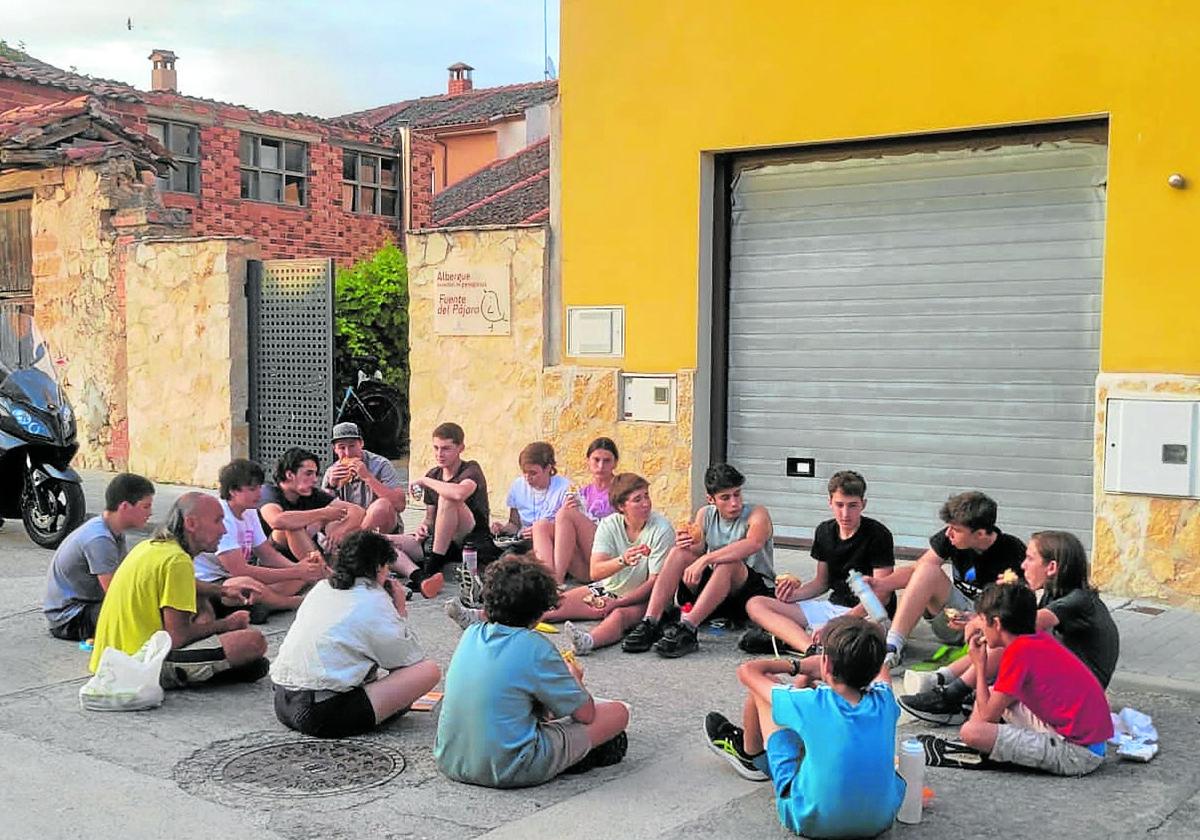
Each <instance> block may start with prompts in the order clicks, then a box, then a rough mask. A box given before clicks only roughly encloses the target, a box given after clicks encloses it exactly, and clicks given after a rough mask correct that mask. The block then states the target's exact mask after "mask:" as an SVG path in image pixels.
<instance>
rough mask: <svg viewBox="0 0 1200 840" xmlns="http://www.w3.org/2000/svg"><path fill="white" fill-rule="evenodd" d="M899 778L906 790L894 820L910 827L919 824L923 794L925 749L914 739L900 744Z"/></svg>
mask: <svg viewBox="0 0 1200 840" xmlns="http://www.w3.org/2000/svg"><path fill="white" fill-rule="evenodd" d="M900 778H902V779H904V783H905V785H907V788H906V789H905V791H904V801H903V802H901V803H900V811H899V813H897V814H896V819H897V820H899V821H900V822H902V823H909V824H910V825H911V824H915V823H919V822H920V821H921V808H922V806H923V804H924V803H923V801H922V796H923V795H924V792H925V749H924V747H922V746H921V742H920V741H918V740H917V739H916V738H908V739H907V740H905V741H903V742H902V743H901V744H900Z"/></svg>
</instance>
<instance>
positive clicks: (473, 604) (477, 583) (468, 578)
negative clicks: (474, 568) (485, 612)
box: [458, 565, 483, 609]
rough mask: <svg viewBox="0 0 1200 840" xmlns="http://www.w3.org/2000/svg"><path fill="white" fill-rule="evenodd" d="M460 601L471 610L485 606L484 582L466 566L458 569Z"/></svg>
mask: <svg viewBox="0 0 1200 840" xmlns="http://www.w3.org/2000/svg"><path fill="white" fill-rule="evenodd" d="M458 600H459V602H461V603H462V605H463V606H464V607H468V608H470V609H479V608H480V607H482V606H483V581H482V580H480V579H479V575H476V574H472V572H471V570H470V569H468V568H467V567H466V566H465V565H460V566H459V567H458Z"/></svg>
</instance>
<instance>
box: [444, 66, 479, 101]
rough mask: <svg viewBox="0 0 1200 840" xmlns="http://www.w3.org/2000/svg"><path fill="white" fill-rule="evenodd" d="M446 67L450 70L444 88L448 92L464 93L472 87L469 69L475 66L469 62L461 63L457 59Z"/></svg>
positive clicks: (453, 94)
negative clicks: (448, 80)
mask: <svg viewBox="0 0 1200 840" xmlns="http://www.w3.org/2000/svg"><path fill="white" fill-rule="evenodd" d="M446 69H447V70H449V71H450V83H449V85H448V86H447V88H446V92H447V93H448V94H450V95H451V96H457V95H458V94H460V93H466V92H467V91H469V90H470V89H471V88H472V84H471V71H472V70H474V69H475V68H474V67H472V66H471V65H470V64H463V63H462V62H461V61H459V62H456V63H454V64H451V65H450V66H449V67H447V68H446Z"/></svg>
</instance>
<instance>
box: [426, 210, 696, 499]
mask: <svg viewBox="0 0 1200 840" xmlns="http://www.w3.org/2000/svg"><path fill="white" fill-rule="evenodd" d="M451 259H452V260H453V261H454V262H455V265H456V270H458V268H457V267H458V266H461V265H462V261H463V260H466V261H467V262H468V263H469V264H471V265H492V266H495V265H503V266H508V267H509V268H510V272H511V277H512V287H511V294H512V333H511V335H508V336H438V335H434V333H433V320H434V318H433V307H434V280H435V278H436V275H437V271H438V268H439V267H440V266H443V265H445V264H446V263H447V261H448V260H451ZM408 267H409V281H408V282H409V335H410V348H411V349H410V351H409V354H410V355H409V363H410V365H411V370H412V375H411V384H410V390H409V403H410V408H411V411H412V427H411V428H412V431H411V444H410V450H409V451H410V452H411V453H412V454H411V457H410V472H411V474H412V475H414V476H415V475H421V474H424V473H425V471H427V470H428V469H429V468H430V467H431V466H432V465H433V462H432V458H431V457H430V454H429V453H430V448H429V447H430V438H429V434H430V432H431V431H432V430H433V428H434V426H436V425H437V424H438V423H441V422H443V421H447V420H449V421H453V422H456V423H458V424H459V425H461V426H462V427H463V429H464V430H465V432H466V442H467V450H466V452H465V453H464V457H465V458H470V459H474V460H477V461H479V463H480V465H481V466H482V467H483V471H484V474H485V475H486V476H487V478H488V490H489V497H490V502H491V507H492V515H493V518H496V519H505V518H507V514H508V509H507V507H506V506H505V505H504V498H505V495H506V493H507V490H508V486H509V484H511V483H512V481H513V479H514V478H516V477H517V476H518V475H519V474H520V469H519V467H518V465H517V454H518V453H519V452H520V451H521V448H522V447H524V446H525V445H526V444H527V443H530V442H532V441H535V440H545V441H548V442H549V443H550V444H552V445H553V446H554V449H555V454H556V457H557V460H558V468H559V472H560V473H562V474H564V475H567V476H568V477H570V478H572V479H573V480H576V481H586V480H587V475H588V473H587V470H586V457H585V454H584V453H585V451H586V449H587V445H588V443H590V442H591V440H592V439H593V438H595V437H598V436H600V435H605V436H608V437H611V438H613V440H615V441H616V442H617V446H618V448H619V449H620V450H621V462H620V464H619V468H620V469H622V470H629V471H633V472H638V473H641V474H642V475H644V476H645V477H646V478H647V479H648V480H649V481H650V483H651V493H652V494H653V499H654V504H655V507H656V508H657V509H658V510H660V511H662V512H663V513H664V514H665V515H667V516H669V517H672V518H673V519H675V518H679V517H681V516H683V515H685V514H686V513H687V512H688V511H689V506H690V494H691V485H690V470H691V461H692V404H693V380H694V371H692V370H681V371H678V372H677V375H678V377H679V381H678V401H679V402H678V410H677V413H676V416H677V418H678V419H677V422H675V423H631V422H625V421H622V420H619V419H618V418H619V417H620V414H619V405H618V391H619V387H618V386H619V382H618V372H619V371H618V369H616V368H584V367H568V366H555V367H546V366H544V363H543V359H544V358H545V351H546V341H547V338H546V323H547V320H548V319H547V313H546V305H545V299H546V295H545V291H546V283H547V232H546V229H545V228H544V227H541V226H537V227H511V228H496V229H477V230H476V229H471V230H467V229H461V230H453V229H452V230H431V231H428V232H424V231H423V232H410V233H409V234H408Z"/></svg>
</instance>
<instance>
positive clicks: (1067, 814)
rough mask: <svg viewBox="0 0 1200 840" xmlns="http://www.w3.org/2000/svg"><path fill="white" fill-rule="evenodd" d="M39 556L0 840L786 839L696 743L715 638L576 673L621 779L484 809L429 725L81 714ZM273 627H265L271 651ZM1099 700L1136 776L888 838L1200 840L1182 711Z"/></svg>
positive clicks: (13, 546) (946, 789)
mask: <svg viewBox="0 0 1200 840" xmlns="http://www.w3.org/2000/svg"><path fill="white" fill-rule="evenodd" d="M14 525H17V527H15V528H14ZM49 557H50V554H49V552H46V551H43V550H42V549H38V548H36V547H34V546H33V545H32V544H31V543H30V542H29V541H28V540H27V539H26V538H25V536H24V534H23V533H22V532H21V531H20V528H19V524H17V523H8V525H7V526H6V527H5V528H4V529H3V530H0V577H2V579H3V585H2V586H0V638H2V639H3V642H4V644H3V646H2V648H0V757H2V760H0V815H3V816H0V837H5V838H14V840H17V839H18V838H57V837H62V838H75V837H78V836H81V835H84V836H90V837H98V838H108V837H113V838H115V837H120V838H143V837H144V838H161V837H166V836H174V835H196V834H198V835H201V836H217V837H220V836H238V837H245V838H259V837H262V838H272V837H280V838H317V837H321V838H360V837H381V838H434V840H442V838H445V840H462V838H474V837H488V838H492V837H496V838H509V837H512V838H518V837H519V838H521V839H522V840H529V838H544V839H545V840H550V838H587V840H602V838H623V839H624V838H679V840H684V838H686V840H698V839H700V838H728V837H741V836H746V837H785V836H787V835H786V833H785V832H784V831H783V830H782V829H781V828H779V826H778V824H777V822H776V818H775V814H774V808H773V803H772V799H771V795H770V791H769V789H768V787H767V786H766V785H762V784H757V785H756V784H753V783H749V782H745V781H743V780H742V779H740V778H739V777H737V776H736V775H735V774H734V773H733V772H732V771H731V770H730V769H729V768H728V767H727V766H726V765H725V764H724V763H723V762H722V761H720V760H719V759H718V758H716V757H714V756H713V755H712V754H711V753H709V752H708V751H707V750H706V749H705V748H704V746H703V743H702V740H701V720H702V719H703V715H704V713H705V712H706V711H708V710H709V709H718V710H722V711H724V712H725V713H727V714H730V715H734V714H736V713H737V710H738V709H739V708H740V697H741V693H740V690H739V686H738V684H737V682H736V680H735V678H734V675H733V670H734V667H735V666H736V664H737V663H738V662H740V661H741V660H742V658H743V657H742V655H741V654H740V653H739V652H738V651H737V650H736V647H735V641H736V637H735V636H734V635H733V634H729V633H724V634H720V635H714V634H711V633H710V634H704V635H702V636H701V645H702V649H701V651H700V652H699V653H697V654H695V655H693V656H689V657H687V658H685V659H682V660H675V661H667V660H662V659H659V658H658V657H656V656H655V655H654V654H652V653H651V654H645V655H641V656H631V655H627V654H623V653H621V652H620V650H619V649H615V648H614V649H610V650H608V651H604V652H601V653H599V654H597V655H595V656H592V657H589V658H588V659H586V660H584V664H585V666H586V670H587V682H588V684H589V686H590V687H591V688H592V689H593V690H594V691H595V692H596V693H598V694H601V695H603V696H607V697H616V698H621V699H624V700H627V701H629V702H631V703H632V704H633V709H634V711H633V721H632V723H631V726H630V732H629V735H630V749H629V754H628V756H627V757H626V759H625V761H624V762H623V763H621V764H619V765H617V766H614V767H609V768H604V769H602V770H597V771H593V772H591V773H587V774H583V775H580V776H568V777H564V778H563V779H560V780H557V781H555V782H553V783H551V784H548V785H545V786H543V787H540V788H535V789H529V790H518V791H492V790H485V789H482V788H474V787H470V786H466V785H460V784H456V783H453V782H449V781H447V780H445V779H443V778H442V777H441V776H439V775H438V773H437V772H436V770H435V768H434V766H433V761H432V756H431V747H432V742H433V734H434V721H433V720H432V719H431V718H430V717H429V716H428V715H425V714H415V713H414V714H410V715H408V716H406V717H404V718H402V719H401V720H399V721H397V722H393V723H392V724H391V725H389V726H387V727H385V728H384V729H383V730H382V731H380V732H378V733H376V734H373V735H372V736H370V737H367V738H362V739H358V740H356V741H354V742H352V743H348V744H343V745H337V744H335V745H330V744H328V743H327V742H314V741H309V740H306V739H303V738H300V737H298V736H295V734H294V733H291V732H289V731H288V730H285V729H284V728H283V727H281V726H280V725H279V724H278V723H277V722H276V721H275V718H274V715H273V713H272V710H271V700H270V688H269V685H268V684H267V683H266V682H265V681H264V682H262V683H260V684H257V685H253V686H238V687H232V688H222V689H212V690H200V691H194V692H185V693H175V694H170V695H168V697H167V701H166V703H165V704H164V705H163V706H162V707H161V708H159V709H156V710H153V711H150V712H142V713H134V714H103V713H89V712H84V711H82V710H81V709H80V708H79V704H78V698H77V694H78V690H79V686H80V685H81V684H82V683H83V681H84V677H85V671H86V669H85V666H86V654H84V653H82V652H80V651H79V650H78V649H77V648H76V646H75V645H73V644H70V643H66V642H60V641H57V640H55V639H52V638H51V637H50V636H49V635H48V634H47V633H46V631H45V624H44V621H43V619H42V616H41V613H40V610H39V608H38V604H39V602H40V598H41V594H42V590H43V586H44V578H45V568H46V564H47V562H48V561H49ZM412 621H413V624H414V626H415V627H416V629H417V631H418V633H419V634H420V636H421V638H422V640H423V641H424V643H425V645H426V648H427V650H428V652H429V653H430V654H431V655H432V656H433V657H434V658H435V659H436V660H437V661H439V662H440V663H442V664H443V665H444V664H445V663H447V662H448V661H449V658H450V654H451V652H452V651H453V646H454V644H455V642H456V640H457V638H458V629H457V627H456V626H455V625H453V624H452V623H451V622H450V621H449V620H448V619H446V618H445V616H444V615H443V614H442V613H441V611H440V607H439V606H438V605H437V604H435V603H417V604H415V605H414V607H413V609H412ZM286 624H287V619H286V617H280V616H276V617H273V618H272V620H271V623H270V624H269V625H267V626H266V628H265V629H266V631H267V633H268V635H269V638H270V640H271V643H272V651H274V650H275V649H276V648H277V647H278V643H279V641H280V640H281V638H282V635H283V633H284V631H285V629H286ZM1112 700H1113V703H1114V707H1115V708H1119V707H1120V706H1123V705H1128V706H1133V707H1135V708H1138V709H1141V710H1143V711H1146V712H1148V713H1150V714H1151V715H1153V717H1154V719H1155V722H1156V723H1157V725H1158V727H1159V731H1160V733H1161V735H1162V740H1163V748H1162V752H1161V753H1160V755H1159V757H1158V758H1157V759H1155V760H1154V761H1153V762H1152V763H1150V764H1148V765H1138V764H1130V763H1124V762H1118V761H1115V760H1111V759H1110V761H1109V763H1108V764H1106V765H1105V766H1104V767H1103V768H1102V769H1101V770H1100V771H1099V772H1097V773H1096V774H1094V775H1093V776H1091V777H1088V778H1086V779H1057V778H1051V777H1047V776H1041V775H1035V774H1025V773H994V772H979V771H965V770H948V769H931V770H929V772H928V776H927V780H928V784H929V785H930V786H931V787H932V788H933V789H934V791H935V797H936V798H935V800H934V802H933V805H932V807H931V808H930V809H929V810H928V811H927V812H926V815H925V820H924V822H923V823H922V824H921V825H918V826H899V825H898V826H896V827H895V829H894V830H893V832H892V833H891V836H894V837H898V838H910V837H911V838H916V837H931V838H932V837H939V838H940V837H946V838H956V840H957V839H958V838H975V837H979V838H984V837H986V838H993V837H997V836H1001V837H1005V838H1024V837H1030V838H1032V837H1039V838H1047V840H1052V839H1053V838H1085V837H1086V838H1094V837H1098V836H1113V837H1121V838H1140V837H1154V838H1158V839H1159V840H1162V839H1163V838H1167V839H1168V840H1173V838H1181V840H1182V839H1183V838H1195V837H1198V836H1200V795H1198V793H1197V792H1198V791H1200V762H1197V761H1195V752H1196V749H1197V747H1200V701H1197V700H1195V699H1194V698H1189V697H1186V696H1183V695H1169V694H1154V693H1148V692H1145V691H1119V692H1114V693H1113V695H1112ZM918 731H927V729H926V727H924V726H923V725H917V724H916V723H913V722H911V721H908V720H907V719H906V718H905V719H902V727H901V733H902V735H904V734H908V733H912V732H918ZM297 742H299V743H298V744H297Z"/></svg>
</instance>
